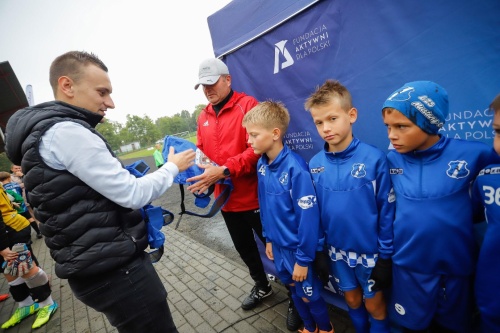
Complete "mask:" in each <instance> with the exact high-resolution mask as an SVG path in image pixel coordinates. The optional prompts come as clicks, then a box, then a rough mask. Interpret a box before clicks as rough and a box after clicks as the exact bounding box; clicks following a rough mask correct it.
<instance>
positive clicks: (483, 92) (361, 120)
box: [208, 0, 500, 160]
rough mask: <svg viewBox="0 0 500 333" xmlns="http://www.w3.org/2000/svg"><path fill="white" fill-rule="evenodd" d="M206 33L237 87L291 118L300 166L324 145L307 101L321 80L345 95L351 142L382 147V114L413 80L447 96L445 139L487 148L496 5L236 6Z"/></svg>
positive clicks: (497, 63)
mask: <svg viewBox="0 0 500 333" xmlns="http://www.w3.org/2000/svg"><path fill="white" fill-rule="evenodd" d="M208 25H209V28H210V32H211V36H212V41H213V48H214V53H215V56H216V57H219V58H221V59H223V61H224V62H226V64H227V65H228V67H229V69H230V72H231V74H232V78H233V87H234V89H235V90H240V91H244V92H247V93H249V94H251V95H254V96H255V97H256V98H257V99H259V100H265V99H269V98H272V99H277V100H281V101H282V102H284V103H285V104H286V105H287V107H288V109H289V110H290V113H291V116H292V120H291V125H290V129H289V131H288V133H287V137H286V138H287V144H289V145H290V147H291V148H292V149H295V150H297V151H299V153H301V154H302V155H303V156H304V157H305V158H306V159H307V160H309V159H310V157H312V156H313V155H314V153H316V152H317V151H318V150H319V149H320V148H321V146H322V144H323V143H322V141H321V139H320V138H319V136H318V135H317V133H316V129H315V127H314V124H313V123H312V121H311V119H310V118H309V117H310V116H309V115H308V114H307V112H306V111H304V107H303V105H304V101H305V99H306V98H307V96H309V95H310V94H311V93H312V92H313V91H314V89H315V87H316V86H318V85H321V84H322V83H323V82H324V81H325V80H326V79H328V78H332V79H337V80H339V81H340V82H342V83H343V84H344V85H345V86H346V87H347V88H348V89H349V90H350V91H351V93H352V96H353V102H354V105H355V106H356V108H357V109H358V112H359V116H358V121H357V122H356V124H355V125H354V134H355V135H356V136H357V137H359V138H360V139H361V140H364V141H366V142H369V143H372V144H374V145H376V146H378V147H379V148H381V149H388V147H389V141H388V139H387V135H386V130H385V128H384V125H383V123H382V118H381V112H380V111H381V106H382V104H383V102H384V100H385V99H386V98H387V97H388V96H389V94H390V93H391V92H393V91H394V90H395V89H397V88H398V87H400V86H401V85H403V84H404V83H405V82H408V81H415V80H432V81H436V82H437V83H439V84H441V85H442V86H443V87H444V88H445V89H446V90H447V91H448V93H449V99H450V113H451V114H450V116H449V117H448V119H447V122H446V125H445V127H444V128H443V129H442V131H441V133H442V134H444V135H448V136H450V137H457V138H463V139H470V140H480V141H484V142H487V143H491V141H492V138H493V132H492V130H491V126H490V125H491V119H492V117H491V115H490V114H487V112H486V111H487V109H488V105H489V103H490V102H491V100H492V99H493V98H494V97H495V96H496V94H497V93H499V92H500V75H499V73H500V57H499V56H498V55H499V54H500V3H499V2H498V1H496V0H485V1H481V2H480V3H475V2H470V1H455V2H450V1H444V0H439V1H430V0H427V1H404V2H398V3H397V4H394V3H391V2H387V1H382V0H375V1H373V0H360V1H348V0H335V1H333V0H316V1H312V0H307V1H306V0H299V1H296V0H279V1H278V0H274V1H271V0H252V1H246V0H233V1H232V2H230V3H229V4H228V5H227V6H226V7H224V8H222V9H221V10H219V11H217V12H216V13H214V14H213V15H211V16H209V17H208Z"/></svg>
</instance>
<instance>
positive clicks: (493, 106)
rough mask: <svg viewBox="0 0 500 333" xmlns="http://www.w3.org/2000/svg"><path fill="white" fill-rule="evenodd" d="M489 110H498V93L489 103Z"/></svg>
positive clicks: (499, 104) (499, 97) (499, 106)
mask: <svg viewBox="0 0 500 333" xmlns="http://www.w3.org/2000/svg"><path fill="white" fill-rule="evenodd" d="M490 110H491V111H493V112H498V111H500V94H498V95H497V97H495V99H494V100H493V101H492V102H491V104H490Z"/></svg>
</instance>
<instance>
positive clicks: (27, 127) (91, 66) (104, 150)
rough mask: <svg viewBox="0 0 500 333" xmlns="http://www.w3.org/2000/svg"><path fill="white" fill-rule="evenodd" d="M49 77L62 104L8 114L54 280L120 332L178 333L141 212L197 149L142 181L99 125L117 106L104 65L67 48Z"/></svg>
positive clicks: (11, 145) (9, 147)
mask: <svg viewBox="0 0 500 333" xmlns="http://www.w3.org/2000/svg"><path fill="white" fill-rule="evenodd" d="M50 83H51V86H52V89H53V91H54V96H55V101H53V102H47V103H42V104H39V105H36V106H33V107H27V108H25V109H22V110H19V111H18V112H16V113H15V114H14V115H13V116H12V117H11V119H10V120H9V122H8V124H7V131H6V132H7V133H6V152H7V155H8V156H9V159H10V160H11V161H12V162H14V163H15V164H20V165H21V166H22V169H23V172H24V184H25V187H26V190H27V191H28V193H29V199H30V203H31V204H32V206H33V207H34V208H35V215H36V218H37V219H38V220H39V221H40V222H41V224H40V230H41V231H42V234H43V235H44V236H45V242H46V244H47V246H48V247H49V248H50V252H51V256H52V258H54V260H55V262H56V265H55V272H56V274H57V276H58V277H59V278H63V279H68V282H69V285H70V287H71V289H72V291H73V293H74V294H75V296H76V297H77V298H78V299H79V300H80V301H82V302H83V303H84V304H86V305H88V306H90V307H92V308H94V309H95V310H97V311H99V312H102V313H104V314H105V315H106V317H107V318H108V320H109V322H110V323H111V325H113V326H115V327H117V328H118V330H119V332H127V333H128V332H130V333H135V332H177V329H176V327H175V324H174V322H173V320H172V316H171V313H170V309H169V306H168V303H167V299H166V296H167V292H166V290H165V287H164V286H163V284H162V282H161V280H160V278H159V277H158V274H157V273H156V271H155V269H154V267H153V266H152V264H151V262H150V260H149V259H148V257H147V256H145V252H144V249H145V248H146V247H147V243H148V241H147V231H146V224H145V222H144V221H143V219H142V215H141V214H140V212H139V211H138V209H139V208H141V207H143V206H144V205H146V204H148V203H150V202H151V201H152V200H154V199H156V198H158V197H159V196H160V195H162V194H163V193H164V192H165V191H166V190H167V189H168V188H169V187H170V186H171V185H172V182H173V179H174V177H175V176H176V175H177V173H178V172H179V171H183V170H185V169H187V168H188V167H189V166H190V165H192V164H193V163H194V162H193V161H194V157H195V153H194V151H192V150H190V151H185V152H182V153H178V154H174V153H173V150H171V151H170V154H169V155H168V162H167V163H165V164H164V165H163V166H162V167H161V168H159V169H158V170H156V171H155V172H153V173H150V174H148V175H146V176H144V177H141V178H135V177H134V176H132V175H131V174H130V173H129V172H128V171H127V170H126V169H124V168H123V166H122V164H121V163H120V161H119V160H118V159H117V158H116V157H115V156H114V154H113V152H112V150H111V148H110V147H109V145H108V143H107V142H106V140H105V139H104V138H103V137H102V136H101V135H100V134H99V133H98V132H97V131H96V130H95V129H94V128H95V126H96V125H97V124H98V123H99V122H102V121H103V118H104V116H105V114H106V111H107V109H113V108H114V103H113V100H112V99H111V93H112V86H111V82H110V79H109V76H108V69H107V67H106V66H105V65H104V63H103V62H102V61H101V60H100V59H98V58H97V56H95V55H94V54H89V53H86V52H79V51H71V52H67V53H65V54H63V55H61V56H59V57H57V58H56V59H55V60H54V61H53V62H52V65H51V67H50Z"/></svg>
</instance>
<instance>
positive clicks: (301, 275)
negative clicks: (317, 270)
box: [292, 263, 308, 282]
mask: <svg viewBox="0 0 500 333" xmlns="http://www.w3.org/2000/svg"><path fill="white" fill-rule="evenodd" d="M307 271H308V268H307V266H306V267H304V266H300V265H299V264H297V263H295V266H293V274H292V280H293V281H297V282H302V281H304V280H305V279H306V278H307Z"/></svg>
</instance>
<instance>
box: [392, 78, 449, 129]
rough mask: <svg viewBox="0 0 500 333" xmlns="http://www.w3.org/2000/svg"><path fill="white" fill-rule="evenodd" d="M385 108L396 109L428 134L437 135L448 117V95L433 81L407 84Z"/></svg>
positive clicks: (395, 93) (396, 92)
mask: <svg viewBox="0 0 500 333" xmlns="http://www.w3.org/2000/svg"><path fill="white" fill-rule="evenodd" d="M385 108H391V109H395V110H397V111H399V112H401V113H402V114H403V115H404V116H405V117H406V118H408V119H410V120H411V121H412V122H413V123H414V124H415V125H417V126H418V127H420V128H421V129H422V130H423V131H424V132H426V133H427V134H431V135H434V134H437V133H438V131H439V129H440V128H441V127H443V125H444V123H445V120H446V117H448V109H449V106H448V93H447V92H446V90H445V89H444V88H443V87H441V86H440V85H439V84H437V83H435V82H432V81H413V82H408V83H405V84H404V85H403V86H402V87H401V88H399V89H397V90H396V91H394V92H393V93H392V94H391V95H390V96H389V97H388V98H387V100H386V101H385V102H384V105H383V106H382V112H384V109H385Z"/></svg>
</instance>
